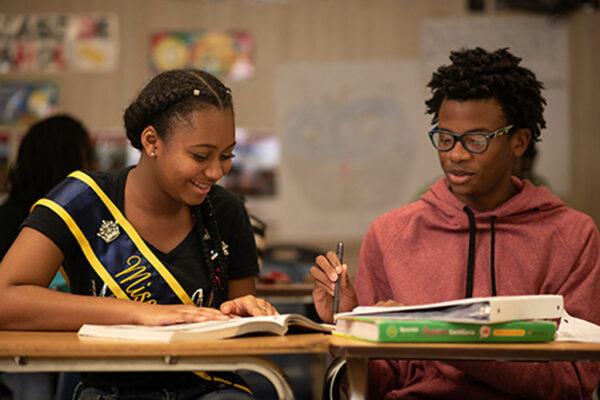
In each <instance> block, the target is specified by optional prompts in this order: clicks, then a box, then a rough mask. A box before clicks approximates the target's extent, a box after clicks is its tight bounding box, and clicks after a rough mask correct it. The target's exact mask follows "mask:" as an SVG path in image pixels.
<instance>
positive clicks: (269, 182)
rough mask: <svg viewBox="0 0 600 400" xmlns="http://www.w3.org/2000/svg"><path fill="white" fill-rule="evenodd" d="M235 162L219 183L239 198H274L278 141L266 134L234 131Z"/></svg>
mask: <svg viewBox="0 0 600 400" xmlns="http://www.w3.org/2000/svg"><path fill="white" fill-rule="evenodd" d="M233 152H234V154H235V158H234V159H233V166H232V168H231V171H229V173H228V174H227V175H225V176H224V177H223V178H222V179H221V181H219V183H220V184H221V185H223V186H224V187H226V188H227V189H229V190H231V191H232V192H234V193H237V194H239V195H240V196H244V197H246V196H253V197H269V196H274V195H275V194H276V189H277V188H276V170H277V168H278V166H279V159H280V146H279V139H278V138H277V137H276V136H275V135H273V134H272V133H269V132H259V131H250V130H248V129H245V128H240V127H238V128H236V144H235V149H234V151H233Z"/></svg>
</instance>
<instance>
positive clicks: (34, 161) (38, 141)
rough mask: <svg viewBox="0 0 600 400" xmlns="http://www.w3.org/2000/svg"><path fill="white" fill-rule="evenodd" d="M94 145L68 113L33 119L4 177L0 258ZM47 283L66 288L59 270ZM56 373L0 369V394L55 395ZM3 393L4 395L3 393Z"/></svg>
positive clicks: (28, 398)
mask: <svg viewBox="0 0 600 400" xmlns="http://www.w3.org/2000/svg"><path fill="white" fill-rule="evenodd" d="M93 159H94V156H93V146H92V141H91V139H90V135H89V133H88V130H87V129H86V128H85V127H84V126H83V124H82V123H81V122H80V121H79V120H77V119H75V118H73V117H71V116H69V115H64V114H61V115H55V116H52V117H49V118H46V119H43V120H41V121H38V122H36V123H35V124H33V125H32V126H31V127H30V128H29V129H28V130H27V132H26V133H25V136H24V137H23V139H22V141H21V143H20V145H19V150H18V154H17V158H16V160H15V162H14V163H13V164H12V165H11V167H10V168H9V172H8V179H7V181H6V191H7V193H8V197H7V198H6V201H5V202H4V203H3V204H2V205H0V221H2V223H1V224H0V260H1V259H2V258H4V255H5V254H6V252H7V251H8V249H9V247H10V246H11V245H12V243H13V241H14V240H15V239H16V237H17V235H18V233H19V229H20V226H21V223H22V222H23V221H24V220H25V217H27V214H28V213H29V209H30V208H31V206H32V205H33V203H34V202H35V201H36V200H38V199H39V198H41V197H43V196H44V195H45V194H46V193H47V192H48V191H49V190H50V189H52V188H53V187H54V186H55V185H56V184H58V183H59V182H61V181H62V180H63V179H65V178H66V176H67V175H68V174H69V173H71V172H72V171H75V170H78V169H90V168H92V166H93ZM50 287H52V288H55V289H57V290H62V291H69V289H68V285H67V284H66V282H65V281H64V279H63V278H62V276H61V275H60V274H57V275H56V277H55V278H54V280H53V281H52V283H51V284H50ZM56 382H57V374H51V373H29V374H1V375H0V386H2V385H5V389H4V391H5V392H6V391H7V390H8V391H10V392H11V393H12V397H6V396H9V394H4V392H2V389H1V388H0V393H3V394H2V395H0V398H1V399H5V398H9V399H12V400H45V399H54V396H55V394H56V386H57V385H56ZM1 396H5V397H1Z"/></svg>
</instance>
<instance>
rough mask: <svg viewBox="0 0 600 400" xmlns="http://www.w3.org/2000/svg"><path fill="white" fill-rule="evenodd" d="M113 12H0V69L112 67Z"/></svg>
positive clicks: (114, 58)
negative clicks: (13, 13)
mask: <svg viewBox="0 0 600 400" xmlns="http://www.w3.org/2000/svg"><path fill="white" fill-rule="evenodd" d="M118 31H119V26H118V18H117V16H116V15H114V14H109V13H98V14H60V13H51V14H50V13H49V14H15V15H11V14H0V73H14V72H27V73H53V72H106V71H111V70H113V69H114V68H115V67H116V64H117V55H118V44H119V37H118V36H119V32H118Z"/></svg>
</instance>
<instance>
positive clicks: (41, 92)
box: [0, 81, 58, 125]
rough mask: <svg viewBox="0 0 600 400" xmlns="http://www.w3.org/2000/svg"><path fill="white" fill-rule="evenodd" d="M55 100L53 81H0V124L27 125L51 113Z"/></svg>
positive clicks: (55, 87) (55, 92)
mask: <svg viewBox="0 0 600 400" xmlns="http://www.w3.org/2000/svg"><path fill="white" fill-rule="evenodd" d="M57 101H58V88H57V86H56V84H54V83H53V82H18V81H0V124H5V125H15V124H20V125H29V124H30V123H31V122H33V121H35V120H37V119H40V118H44V117H46V116H48V115H49V114H51V113H52V112H53V111H54V110H55V109H56V104H57Z"/></svg>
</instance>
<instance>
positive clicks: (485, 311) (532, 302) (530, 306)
mask: <svg viewBox="0 0 600 400" xmlns="http://www.w3.org/2000/svg"><path fill="white" fill-rule="evenodd" d="M562 315H563V297H562V296H560V295H544V294H542V295H528V296H494V297H473V298H468V299H461V300H452V301H444V302H441V303H430V304H421V305H417V306H400V307H356V308H355V309H354V310H353V311H352V312H348V313H340V314H336V316H335V319H336V320H338V319H340V318H346V317H356V316H378V317H382V318H388V319H413V320H414V319H420V320H437V321H451V322H466V323H480V324H490V323H497V322H507V321H516V320H531V319H555V318H560V317H562Z"/></svg>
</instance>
